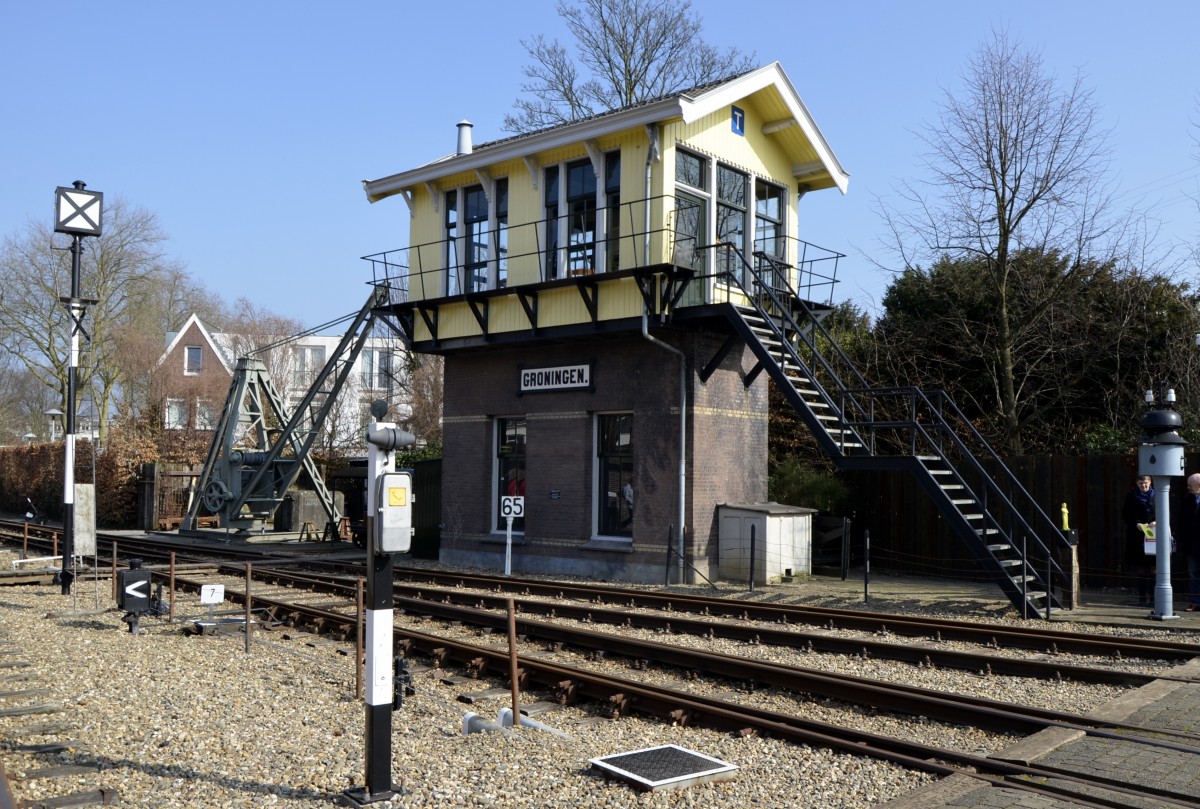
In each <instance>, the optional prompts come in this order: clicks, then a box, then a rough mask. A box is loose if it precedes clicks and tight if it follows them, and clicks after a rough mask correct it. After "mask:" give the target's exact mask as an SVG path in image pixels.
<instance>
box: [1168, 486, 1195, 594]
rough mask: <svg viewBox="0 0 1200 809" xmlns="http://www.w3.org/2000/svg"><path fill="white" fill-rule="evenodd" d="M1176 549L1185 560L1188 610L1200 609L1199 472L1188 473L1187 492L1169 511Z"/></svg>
mask: <svg viewBox="0 0 1200 809" xmlns="http://www.w3.org/2000/svg"><path fill="white" fill-rule="evenodd" d="M1171 523H1172V525H1173V526H1178V527H1177V528H1174V529H1173V531H1172V533H1174V535H1175V542H1176V544H1177V546H1178V548H1177V550H1178V552H1179V553H1181V554H1183V558H1184V559H1186V560H1187V572H1188V605H1187V608H1186V609H1187V611H1188V612H1196V611H1197V610H1200V472H1198V473H1194V474H1191V475H1188V479H1187V494H1185V495H1183V497H1181V498H1179V503H1178V505H1177V507H1176V510H1174V511H1172V512H1171Z"/></svg>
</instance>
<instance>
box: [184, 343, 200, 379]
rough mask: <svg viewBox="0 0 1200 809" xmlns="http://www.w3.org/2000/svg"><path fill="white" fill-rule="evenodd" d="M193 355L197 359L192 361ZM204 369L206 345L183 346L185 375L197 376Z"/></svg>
mask: <svg viewBox="0 0 1200 809" xmlns="http://www.w3.org/2000/svg"><path fill="white" fill-rule="evenodd" d="M193 355H194V356H195V358H196V361H195V362H194V363H193V362H192V357H193ZM203 370H204V346H198V345H196V346H184V347H183V375H184V376H197V375H199V374H200V373H201V372H202V371H203Z"/></svg>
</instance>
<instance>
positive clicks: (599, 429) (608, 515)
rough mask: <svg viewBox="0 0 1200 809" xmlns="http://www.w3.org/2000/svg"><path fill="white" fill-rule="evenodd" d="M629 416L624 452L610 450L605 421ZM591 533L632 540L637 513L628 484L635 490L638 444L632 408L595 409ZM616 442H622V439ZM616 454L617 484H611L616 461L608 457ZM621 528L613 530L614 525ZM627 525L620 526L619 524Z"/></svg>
mask: <svg viewBox="0 0 1200 809" xmlns="http://www.w3.org/2000/svg"><path fill="white" fill-rule="evenodd" d="M621 419H625V420H628V427H629V441H628V445H627V447H628V448H627V449H626V450H625V451H623V452H608V451H606V450H607V445H606V439H607V438H608V435H609V431H610V430H611V429H612V427H608V428H607V429H606V422H609V421H617V420H621ZM592 430H593V436H592V481H593V485H592V534H593V535H594V536H595V537H597V538H601V539H607V540H615V541H620V542H629V543H632V542H633V528H634V521H633V518H634V514H635V513H636V497H631V498H630V499H632V500H633V507H632V508H630V507H628V505H627V502H626V496H625V491H624V490H625V486H626V485H628V486H629V487H630V490H631V494H635V493H636V489H635V487H634V486H633V480H634V472H635V469H636V463H637V458H636V444H635V443H634V417H633V413H632V412H629V411H618V412H611V413H596V414H595V417H594V419H593V422H592ZM616 446H621V444H620V443H618V444H616ZM608 458H615V459H618V460H617V462H616V463H617V465H618V474H617V478H618V479H617V482H616V484H614V485H615V488H613V487H611V486H610V480H611V467H612V464H613V462H612V461H606V460H605V459H608ZM622 515H625V516H624V517H622ZM614 524H615V526H616V527H617V529H618V530H615V531H614V530H612V529H613V527H614ZM622 525H625V526H628V527H627V528H626V529H624V530H620V526H622Z"/></svg>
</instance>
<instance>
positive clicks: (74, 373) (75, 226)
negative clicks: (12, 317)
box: [54, 180, 104, 595]
mask: <svg viewBox="0 0 1200 809" xmlns="http://www.w3.org/2000/svg"><path fill="white" fill-rule="evenodd" d="M71 185H72V187H71V188H65V187H62V186H59V187H58V188H56V189H55V192H54V232H55V233H66V234H69V235H70V236H71V248H70V249H71V294H70V295H69V296H65V297H60V298H59V302H61V303H62V304H63V306H65V307H66V309H67V314H68V316H69V317H70V338H71V353H70V355H69V357H68V362H67V401H66V406H67V419H66V434H65V435H64V436H63V453H64V455H65V459H64V462H63V557H62V574H61V576H60V580H61V584H62V594H63V595H67V594H68V593H70V592H71V582H72V581H73V580H74V578H75V573H74V562H75V400H76V391H77V389H78V386H79V334H80V332H82V331H83V318H84V315H86V314H87V307H88V304H92V303H97V301H96V300H93V299H89V298H83V297H80V276H81V273H82V270H81V264H82V253H83V237H84V236H99V235H100V233H101V230H102V228H101V217H102V212H103V207H104V194H102V193H100V192H99V191H87V190H85V189H86V188H87V184H86V183H84V182H83V181H82V180H76V181H75V182H73V183H72V184H71Z"/></svg>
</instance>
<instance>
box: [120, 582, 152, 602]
mask: <svg viewBox="0 0 1200 809" xmlns="http://www.w3.org/2000/svg"><path fill="white" fill-rule="evenodd" d="M143 586H144V587H145V588H146V592H144V593H143V592H141V588H142V587H143ZM125 595H127V596H133V597H134V598H149V597H150V580H149V579H142V580H141V581H135V582H134V583H133V584H131V585H129V586H128V587H126V588H125Z"/></svg>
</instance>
